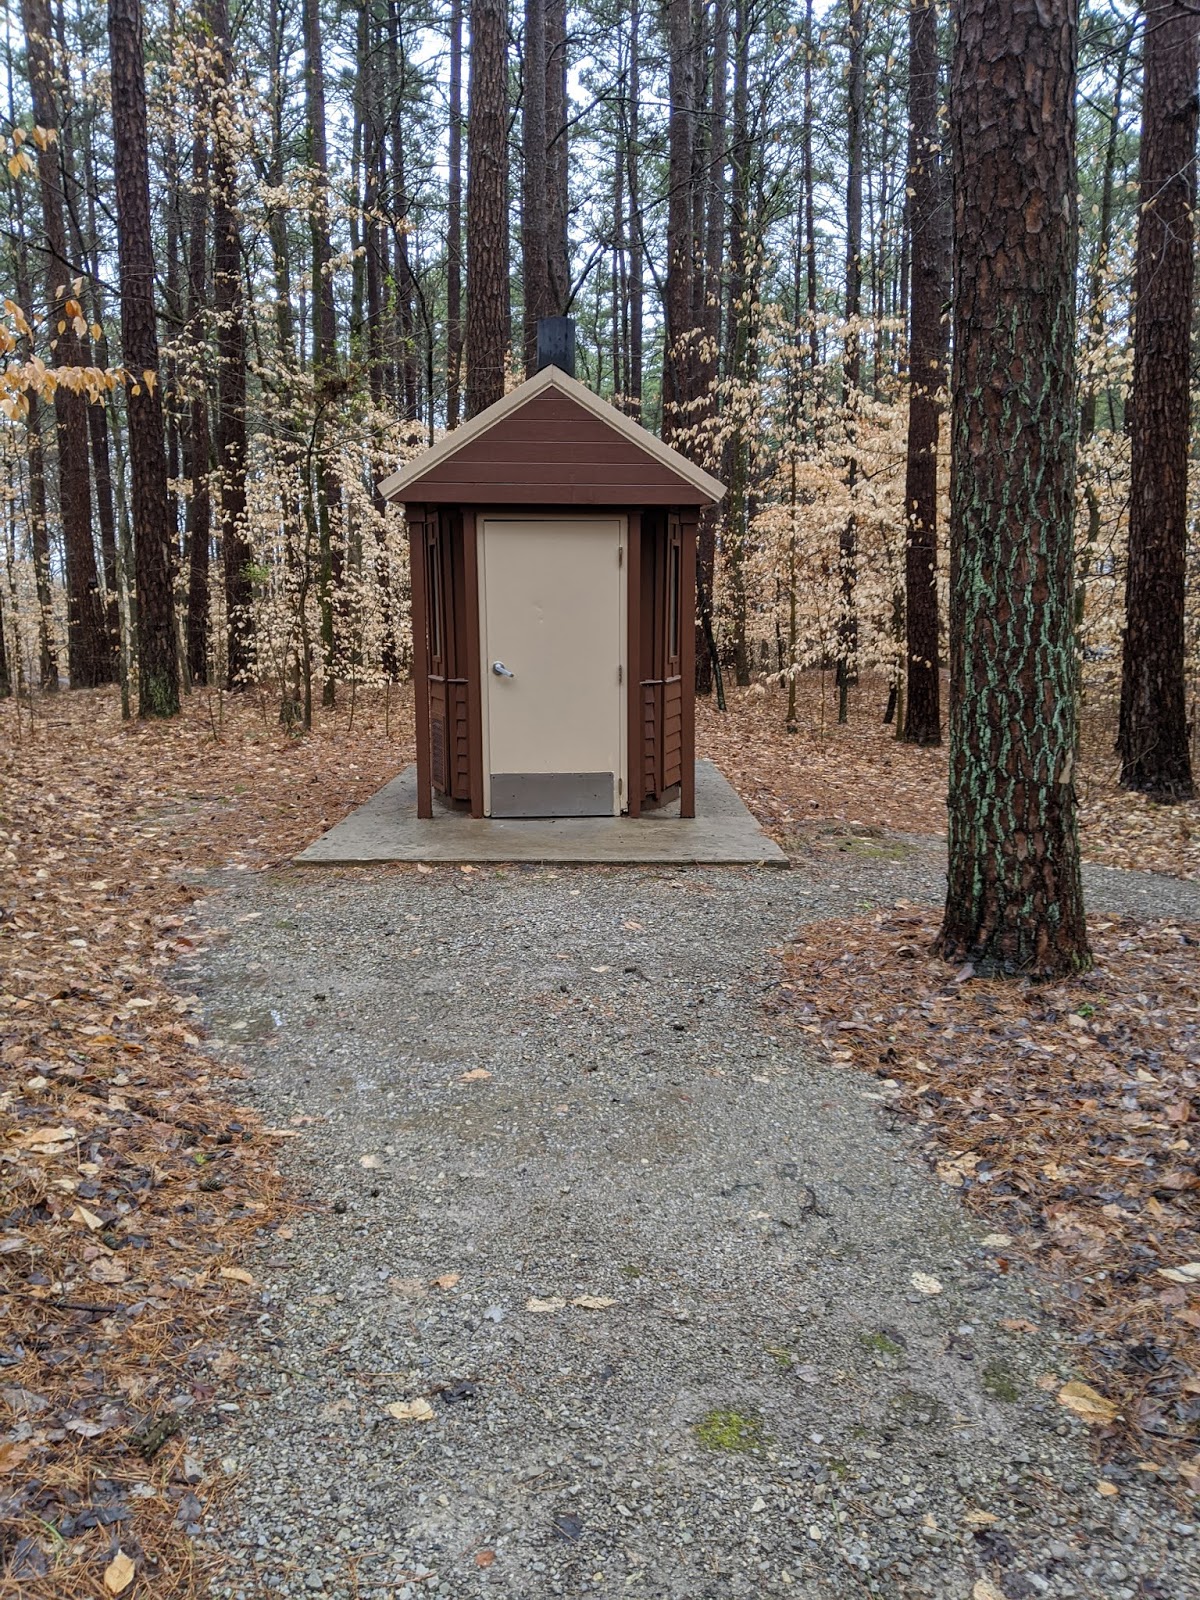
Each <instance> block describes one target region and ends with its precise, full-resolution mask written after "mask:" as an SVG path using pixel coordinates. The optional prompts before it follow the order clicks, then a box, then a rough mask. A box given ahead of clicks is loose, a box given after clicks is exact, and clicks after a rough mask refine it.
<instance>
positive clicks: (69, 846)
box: [0, 690, 409, 1600]
mask: <svg viewBox="0 0 1200 1600" xmlns="http://www.w3.org/2000/svg"><path fill="white" fill-rule="evenodd" d="M388 709H389V711H390V713H391V715H392V716H394V717H396V720H397V722H398V726H399V729H400V733H401V739H400V740H398V741H392V740H389V739H387V738H385V737H384V736H383V715H384V706H383V701H382V697H379V698H378V699H372V698H371V697H369V696H362V695H360V697H359V703H358V707H357V712H356V715H357V719H358V721H357V727H356V728H355V729H354V730H353V731H352V732H351V733H348V732H347V721H348V719H347V717H346V716H345V714H344V713H343V714H341V715H339V716H328V717H327V720H326V722H325V723H324V724H323V725H321V726H320V727H319V728H318V730H317V732H316V733H315V734H314V735H313V736H312V737H311V738H308V739H305V740H293V739H289V738H288V737H286V736H285V735H284V734H283V733H282V732H281V731H280V730H279V729H278V727H277V725H276V724H275V722H274V712H273V708H272V707H270V706H269V705H268V704H267V703H266V702H264V701H260V700H258V699H256V698H254V697H252V696H229V697H224V696H217V695H215V694H209V693H204V692H196V693H194V694H193V695H192V696H191V697H190V698H189V701H188V704H187V707H186V709H185V712H184V715H183V716H182V717H181V718H179V719H178V721H176V722H173V723H171V724H164V725H161V726H154V725H139V724H135V725H124V726H123V725H122V723H121V720H120V710H119V705H118V702H117V699H116V695H115V692H114V691H111V690H99V691H72V692H70V693H67V692H64V693H62V694H61V695H59V696H58V697H56V698H55V699H44V698H43V699H39V700H35V702H34V706H33V724H32V727H31V725H30V711H29V707H28V705H27V704H20V705H18V704H17V703H16V702H14V701H11V700H10V701H8V702H3V703H0V750H2V752H3V754H2V755H0V794H2V795H3V801H2V809H0V1290H3V1306H4V1311H5V1323H6V1327H5V1333H6V1338H5V1354H4V1363H5V1364H4V1366H3V1368H2V1369H0V1484H2V1489H3V1493H2V1495H0V1549H3V1550H4V1551H5V1552H6V1558H5V1566H4V1569H3V1575H2V1580H3V1581H2V1582H0V1587H2V1588H3V1590H4V1592H5V1593H7V1592H10V1591H9V1585H14V1584H15V1590H13V1591H12V1592H14V1593H19V1594H20V1595H21V1600H49V1597H50V1596H54V1597H55V1600H60V1597H68V1600H69V1597H74V1596H76V1595H84V1594H87V1595H97V1596H102V1595H106V1594H108V1595H121V1594H126V1593H137V1592H141V1591H142V1589H143V1588H144V1589H145V1590H146V1591H147V1592H152V1593H153V1594H154V1595H155V1596H156V1597H158V1600H187V1597H192V1596H197V1595H199V1594H202V1593H204V1592H206V1591H207V1589H208V1587H209V1583H210V1580H211V1577H212V1573H213V1566H214V1562H213V1557H212V1553H211V1552H206V1551H204V1550H202V1549H200V1548H198V1547H196V1546H195V1545H194V1544H193V1542H192V1539H191V1538H190V1537H189V1534H188V1527H189V1526H193V1529H194V1524H195V1523H196V1522H197V1521H198V1520H199V1518H200V1516H201V1515H202V1514H203V1510H204V1507H205V1504H206V1503H207V1502H211V1501H212V1500H213V1499H214V1498H216V1497H219V1496H221V1495H223V1494H226V1493H228V1492H229V1480H228V1479H227V1478H225V1476H224V1474H223V1473H222V1472H221V1471H220V1470H219V1469H215V1468H214V1467H213V1466H212V1465H211V1464H210V1466H209V1468H208V1470H207V1471H206V1470H205V1469H204V1467H203V1466H199V1467H198V1466H197V1463H196V1462H195V1461H194V1460H192V1458H190V1457H188V1456H186V1455H185V1442H184V1440H185V1436H186V1433H187V1431H188V1430H189V1428H191V1427H192V1426H193V1425H194V1424H193V1419H195V1418H198V1417H199V1416H200V1415H202V1414H204V1413H207V1412H210V1411H211V1412H213V1413H214V1417H219V1412H216V1410H215V1408H216V1406H217V1405H218V1403H220V1402H221V1401H223V1400H224V1399H225V1398H226V1395H227V1393H228V1387H229V1385H230V1383H231V1381H232V1380H233V1379H234V1376H235V1374H236V1367H237V1363H236V1357H235V1355H234V1353H233V1351H232V1349H231V1340H232V1338H233V1336H234V1334H235V1333H236V1332H237V1329H238V1327H239V1324H240V1322H241V1321H242V1320H243V1319H244V1318H245V1317H246V1316H247V1315H248V1314H249V1312H250V1311H251V1310H253V1309H257V1305H258V1299H257V1294H256V1291H255V1280H254V1275H253V1273H252V1272H251V1271H250V1270H248V1268H247V1266H246V1265H243V1263H244V1262H246V1261H247V1260H248V1259H249V1258H250V1257H251V1252H252V1250H253V1248H254V1246H255V1245H256V1244H257V1245H262V1244H265V1243H268V1242H269V1241H270V1240H271V1239H272V1238H273V1237H275V1236H277V1235H278V1236H281V1237H282V1236H284V1232H285V1230H284V1229H282V1228H281V1227H280V1224H281V1222H282V1221H283V1220H284V1218H285V1217H286V1216H287V1214H288V1208H287V1203H286V1201H285V1199H284V1197H283V1195H282V1186H281V1180H280V1177H279V1173H278V1170H277V1167H276V1161H277V1153H278V1150H279V1149H280V1147H281V1146H280V1139H281V1137H282V1136H284V1135H286V1136H287V1137H294V1136H296V1134H297V1132H298V1130H296V1129H267V1128H264V1127H263V1125H262V1123H261V1121H260V1120H259V1118H258V1117H256V1116H255V1115H254V1114H253V1113H252V1112H249V1111H247V1110H245V1109H244V1108H242V1107H240V1106H236V1105H234V1104H233V1103H232V1102H231V1101H229V1100H228V1099H227V1098H226V1097H225V1095H224V1093H223V1092H222V1088H221V1085H220V1079H222V1078H223V1079H228V1078H230V1077H232V1076H236V1071H237V1069H236V1068H234V1067H231V1066H230V1065H229V1064H228V1063H227V1062H223V1061H221V1060H220V1057H219V1051H218V1047H217V1046H216V1045H215V1044H214V1046H212V1047H211V1048H207V1047H206V1045H205V1042H204V1039H203V1037H202V1029H201V1026H200V1023H199V1020H198V1007H197V1005H196V1003H195V1002H194V1001H193V1000H189V999H188V998H187V997H186V995H183V994H181V993H180V992H179V991H178V990H177V989H173V988H172V987H171V986H170V984H169V981H168V980H169V977H170V976H171V975H172V970H173V969H174V972H175V973H178V971H179V969H180V967H181V964H184V963H186V961H187V960H188V958H189V957H190V956H192V955H194V954H195V953H196V952H197V950H198V949H199V948H200V945H201V942H202V938H203V935H202V931H201V924H200V919H199V917H198V916H197V914H196V911H195V909H194V902H195V899H196V897H197V895H198V893H199V892H200V891H199V889H198V887H197V885H196V883H195V882H194V881H193V880H194V879H195V877H196V875H197V874H198V873H199V872H210V871H212V870H213V869H220V868H224V869H227V870H228V869H233V870H254V869H257V868H261V867H263V866H266V865H268V864H272V863H275V862H278V861H280V860H281V859H285V858H287V857H289V856H290V855H291V854H293V853H294V852H295V850H296V849H298V848H299V847H300V846H301V845H302V844H303V843H305V842H307V841H308V840H309V839H311V837H312V836H313V834H314V833H315V832H316V831H318V830H319V829H320V828H321V827H323V826H328V825H332V823H333V822H335V821H336V820H338V818H339V817H340V816H341V815H343V814H344V813H345V812H346V811H347V810H348V809H350V808H351V807H352V806H353V805H355V804H358V803H359V802H360V801H362V800H364V799H366V798H367V796H368V795H369V794H370V793H372V792H374V790H375V789H377V788H378V787H379V786H380V785H381V784H382V783H383V782H384V781H385V780H386V779H387V778H388V777H390V776H391V775H392V774H393V773H394V772H395V770H396V769H397V768H398V767H399V766H401V765H403V762H404V759H405V756H406V753H407V749H408V746H407V745H406V744H405V742H404V741H405V740H407V739H408V737H409V736H408V733H407V728H408V725H409V719H408V718H406V717H405V716H404V715H403V713H404V710H405V702H404V700H403V697H400V705H399V712H397V697H396V696H395V695H394V694H393V696H392V704H391V706H390V707H389V708H388ZM389 720H390V719H389ZM193 1484H194V1485H195V1487H194V1488H192V1487H191V1485H193ZM189 1496H190V1497H191V1498H190V1499H189V1498H188V1497H189ZM193 1513H194V1514H193ZM118 1534H119V1542H118V1537H117V1535H118ZM135 1578H136V1580H137V1586H136V1588H135V1587H134V1582H135Z"/></svg>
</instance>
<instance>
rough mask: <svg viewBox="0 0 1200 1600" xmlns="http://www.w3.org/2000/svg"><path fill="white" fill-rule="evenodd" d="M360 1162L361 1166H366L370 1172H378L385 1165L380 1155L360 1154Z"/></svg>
mask: <svg viewBox="0 0 1200 1600" xmlns="http://www.w3.org/2000/svg"><path fill="white" fill-rule="evenodd" d="M358 1164H359V1166H360V1167H366V1168H367V1170H368V1171H369V1172H376V1171H378V1170H379V1168H380V1167H382V1166H383V1162H382V1161H381V1160H380V1159H379V1157H378V1156H359V1158H358Z"/></svg>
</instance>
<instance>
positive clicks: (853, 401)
mask: <svg viewBox="0 0 1200 1600" xmlns="http://www.w3.org/2000/svg"><path fill="white" fill-rule="evenodd" d="M847 40H848V45H849V53H850V65H849V70H848V77H847V83H846V147H847V158H846V159H847V166H846V304H845V317H846V338H845V352H844V355H843V358H842V406H843V410H844V412H845V417H846V443H847V456H846V487H847V489H849V491H850V510H849V512H848V513H847V516H846V520H845V522H844V524H843V526H842V531H841V536H840V538H839V540H838V567H839V573H840V579H841V616H840V618H839V620H838V658H837V687H838V721H839V722H845V721H846V720H847V716H848V703H847V702H848V694H849V688H850V684H851V682H852V681H853V680H854V679H855V677H856V676H857V670H858V668H857V657H858V620H857V617H856V615H855V588H856V586H857V578H858V519H857V516H856V514H855V510H854V491H855V488H856V487H857V484H858V456H857V454H856V453H855V452H856V449H857V439H858V425H857V420H856V419H857V415H858V405H859V391H860V389H861V387H862V338H861V335H860V334H859V331H858V328H857V327H856V326H855V324H856V323H857V321H858V318H859V317H860V316H861V314H862V205H863V103H864V99H865V95H866V59H865V58H866V41H865V38H864V19H863V0H849V5H848V20H847Z"/></svg>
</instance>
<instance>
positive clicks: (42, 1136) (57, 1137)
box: [13, 1127, 75, 1149]
mask: <svg viewBox="0 0 1200 1600" xmlns="http://www.w3.org/2000/svg"><path fill="white" fill-rule="evenodd" d="M74 1138H75V1129H74V1128H68V1127H56V1128H31V1129H30V1130H29V1132H28V1133H19V1134H17V1136H16V1137H15V1138H14V1140H13V1143H14V1144H19V1145H21V1146H22V1148H24V1149H36V1148H38V1147H39V1146H42V1145H47V1146H53V1145H60V1144H65V1143H68V1142H70V1141H73V1140H74Z"/></svg>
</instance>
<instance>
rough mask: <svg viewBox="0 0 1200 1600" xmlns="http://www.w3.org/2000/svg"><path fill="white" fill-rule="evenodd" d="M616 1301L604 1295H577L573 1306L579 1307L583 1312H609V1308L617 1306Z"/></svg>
mask: <svg viewBox="0 0 1200 1600" xmlns="http://www.w3.org/2000/svg"><path fill="white" fill-rule="evenodd" d="M616 1303H617V1302H616V1301H615V1300H612V1299H610V1298H608V1296H606V1295H602V1294H577V1295H576V1296H575V1298H574V1299H573V1300H572V1301H571V1304H572V1305H573V1306H578V1307H579V1309H580V1310H581V1311H607V1310H608V1308H609V1306H615V1305H616Z"/></svg>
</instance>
